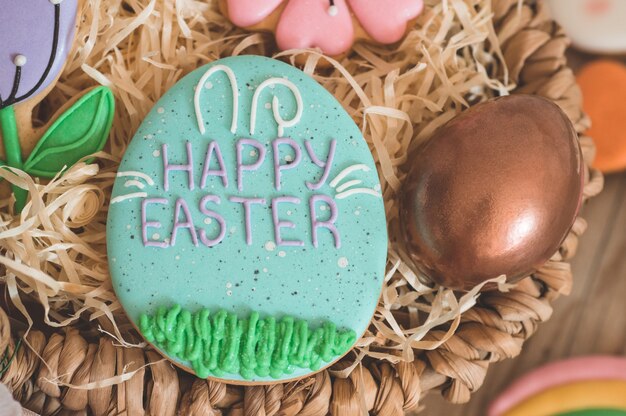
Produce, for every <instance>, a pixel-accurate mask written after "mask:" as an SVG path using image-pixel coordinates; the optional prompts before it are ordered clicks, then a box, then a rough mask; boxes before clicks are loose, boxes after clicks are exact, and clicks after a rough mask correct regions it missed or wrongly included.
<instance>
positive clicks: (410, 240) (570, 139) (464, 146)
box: [400, 95, 584, 290]
mask: <svg viewBox="0 0 626 416" xmlns="http://www.w3.org/2000/svg"><path fill="white" fill-rule="evenodd" d="M407 163H409V166H408V176H407V178H406V180H405V183H404V189H403V196H402V200H401V201H400V221H401V227H402V233H403V236H404V243H405V247H406V250H407V252H408V254H409V257H410V259H411V261H412V262H413V264H414V266H415V267H416V268H417V269H418V270H419V271H420V272H421V274H423V275H425V276H426V277H428V278H429V279H431V280H433V281H434V282H436V283H439V284H441V285H443V286H446V287H449V288H452V289H461V290H468V289H470V288H472V287H473V286H475V285H477V284H479V283H481V282H484V281H485V280H488V279H491V278H495V277H498V276H500V275H503V274H505V275H506V276H507V280H508V281H515V280H517V279H520V278H522V277H524V276H526V275H528V274H529V273H532V272H533V271H535V270H537V269H538V268H539V267H541V266H542V265H543V264H544V263H545V262H546V261H547V260H548V259H549V258H550V257H551V256H552V255H553V254H554V253H555V252H556V251H557V250H558V248H559V246H560V244H561V243H562V241H563V240H564V238H565V237H566V236H567V233H568V231H569V230H570V228H571V226H572V224H573V222H574V220H575V218H576V215H577V213H578V210H579V208H580V205H581V201H582V189H583V181H584V165H583V161H582V154H581V151H580V146H579V143H578V139H577V134H576V132H575V131H574V128H573V126H572V124H571V122H570V121H569V119H568V118H567V116H566V115H565V114H564V113H563V112H562V111H561V109H560V108H559V107H558V106H557V105H556V104H554V103H552V102H551V101H548V100H546V99H544V98H540V97H536V96H530V95H511V96H507V97H500V98H495V99H492V100H489V101H487V102H484V103H481V104H479V105H476V106H474V107H472V108H470V109H469V110H467V111H465V112H463V113H461V114H460V115H459V116H457V117H455V118H454V119H453V120H451V121H450V122H448V123H447V124H446V125H444V126H442V127H441V128H440V129H439V130H438V131H437V132H436V133H435V135H434V136H433V137H432V138H431V139H430V140H429V141H428V143H427V144H426V145H425V146H424V147H422V148H420V149H418V150H417V151H416V152H415V153H414V154H413V155H411V157H410V158H409V159H408V162H407Z"/></svg>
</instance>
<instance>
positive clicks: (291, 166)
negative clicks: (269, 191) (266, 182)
mask: <svg viewBox="0 0 626 416" xmlns="http://www.w3.org/2000/svg"><path fill="white" fill-rule="evenodd" d="M281 144H284V145H287V146H290V147H291V148H292V149H293V152H294V155H295V158H294V159H293V160H292V161H290V162H288V163H286V164H284V165H283V164H281V163H280V150H279V146H280V145H281ZM272 149H273V150H274V186H275V187H276V189H277V190H279V191H280V176H281V173H280V172H281V170H287V169H294V168H295V167H297V166H298V165H299V164H300V161H301V160H302V151H301V150H300V146H298V143H296V141H295V140H293V139H290V138H278V139H276V140H274V141H273V142H272Z"/></svg>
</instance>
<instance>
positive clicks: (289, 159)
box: [285, 155, 293, 162]
mask: <svg viewBox="0 0 626 416" xmlns="http://www.w3.org/2000/svg"><path fill="white" fill-rule="evenodd" d="M292 161H293V156H291V155H287V156H285V162H292Z"/></svg>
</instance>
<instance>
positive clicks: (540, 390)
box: [488, 356, 626, 416]
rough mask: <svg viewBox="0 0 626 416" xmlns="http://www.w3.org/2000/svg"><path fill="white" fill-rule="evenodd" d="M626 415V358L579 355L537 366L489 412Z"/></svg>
mask: <svg viewBox="0 0 626 416" xmlns="http://www.w3.org/2000/svg"><path fill="white" fill-rule="evenodd" d="M622 414H625V415H626V360H624V359H623V358H621V357H610V356H591V357H577V358H572V359H567V360H563V361H558V362H555V363H551V364H548V365H546V366H544V367H541V368H539V369H537V370H534V371H532V372H530V373H528V374H526V375H524V376H523V377H521V378H520V379H518V380H516V381H515V382H514V383H513V384H512V385H511V386H510V387H508V388H507V389H506V390H505V391H504V392H503V393H502V394H501V395H500V396H499V397H498V398H497V399H496V400H495V401H494V402H493V403H492V404H491V406H490V407H489V412H488V415H489V416H516V415H519V416H526V415H533V416H543V415H545V416H553V415H563V416H564V415H578V416H583V415H603V416H609V415H615V416H617V415H622Z"/></svg>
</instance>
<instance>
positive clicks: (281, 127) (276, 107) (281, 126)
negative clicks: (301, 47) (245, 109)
mask: <svg viewBox="0 0 626 416" xmlns="http://www.w3.org/2000/svg"><path fill="white" fill-rule="evenodd" d="M271 85H283V86H285V87H287V88H289V90H290V91H291V92H292V93H293V95H294V97H295V99H296V104H297V110H296V115H295V116H294V118H292V119H291V120H289V121H287V120H284V119H283V118H282V117H281V115H280V101H279V100H278V97H277V96H274V98H273V99H272V113H273V115H274V120H275V121H276V123H277V124H278V135H279V136H283V134H284V132H285V127H293V126H295V125H296V124H298V123H299V122H300V120H301V119H302V113H303V111H304V104H303V101H302V94H300V90H299V89H298V87H297V86H296V85H295V84H294V83H293V82H291V81H289V80H288V79H284V78H269V79H266V80H265V81H263V82H262V83H261V85H259V86H258V87H257V89H256V90H255V91H254V95H253V96H252V108H251V111H250V134H251V135H254V131H255V129H256V115H257V107H258V102H259V97H260V96H261V93H262V92H263V90H264V89H265V88H266V87H268V86H271Z"/></svg>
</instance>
